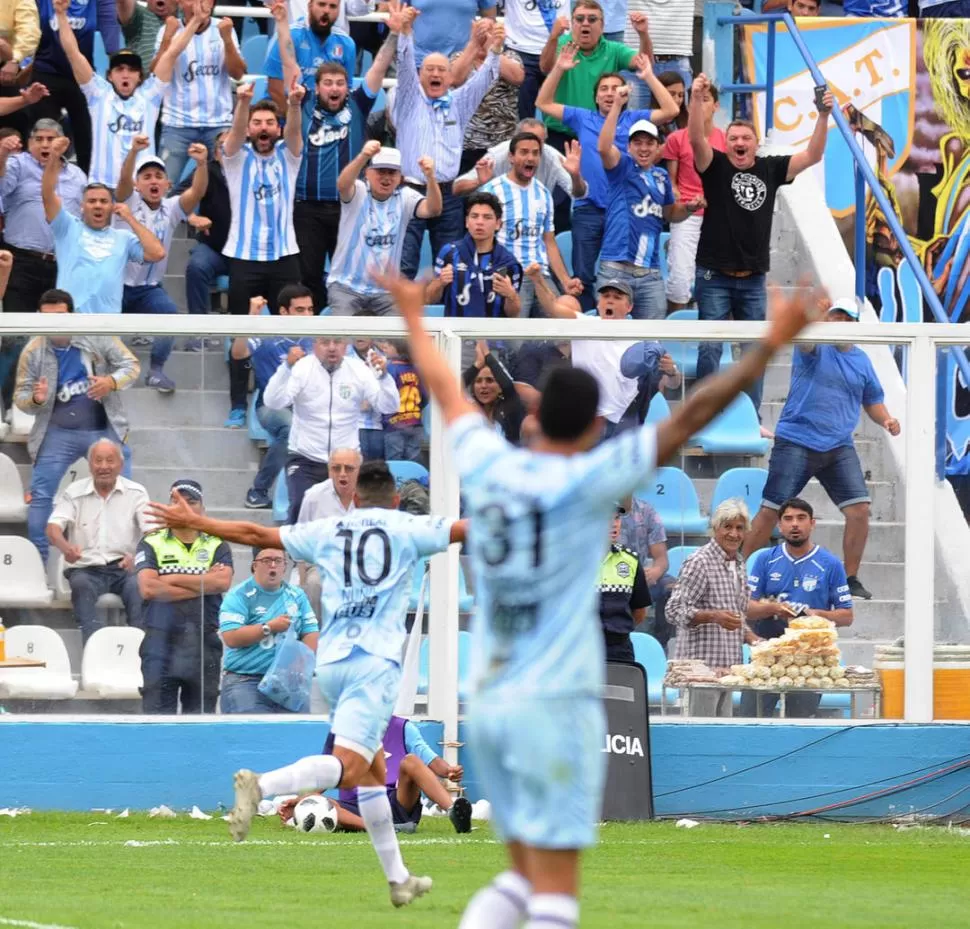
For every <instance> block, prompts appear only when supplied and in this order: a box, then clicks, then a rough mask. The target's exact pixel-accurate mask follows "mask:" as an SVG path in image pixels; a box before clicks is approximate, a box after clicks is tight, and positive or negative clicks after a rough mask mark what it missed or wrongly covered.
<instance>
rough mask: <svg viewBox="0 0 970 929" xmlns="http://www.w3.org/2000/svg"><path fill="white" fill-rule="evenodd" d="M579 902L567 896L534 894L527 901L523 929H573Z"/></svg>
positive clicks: (576, 919) (576, 922)
mask: <svg viewBox="0 0 970 929" xmlns="http://www.w3.org/2000/svg"><path fill="white" fill-rule="evenodd" d="M578 923H579V901H578V900H577V899H576V898H575V897H570V896H569V895H568V894H535V895H534V896H533V897H532V898H531V899H530V900H529V921H528V922H527V923H526V924H525V929H575V926H576V925H577V924H578Z"/></svg>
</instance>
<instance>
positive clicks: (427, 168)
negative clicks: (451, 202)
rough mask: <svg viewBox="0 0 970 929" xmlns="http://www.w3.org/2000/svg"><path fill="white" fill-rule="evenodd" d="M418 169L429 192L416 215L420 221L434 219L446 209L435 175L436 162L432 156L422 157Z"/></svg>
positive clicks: (415, 212) (419, 205)
mask: <svg viewBox="0 0 970 929" xmlns="http://www.w3.org/2000/svg"><path fill="white" fill-rule="evenodd" d="M418 167H419V168H420V169H421V173H422V174H423V175H424V180H425V183H426V184H427V185H428V192H427V193H426V194H425V197H424V200H422V201H421V202H420V203H419V204H418V208H417V209H416V210H415V211H414V215H415V216H417V217H418V219H434V217H435V216H440V215H441V211H442V209H443V208H444V200H443V199H442V196H441V188H440V187H439V186H438V179H437V178H436V177H435V174H434V161H433V159H432V158H431V157H430V156H428V155H422V156H421V157H420V158H419V159H418Z"/></svg>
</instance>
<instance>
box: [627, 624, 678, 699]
mask: <svg viewBox="0 0 970 929" xmlns="http://www.w3.org/2000/svg"><path fill="white" fill-rule="evenodd" d="M630 641H631V642H632V643H633V657H634V660H635V661H636V663H637V664H638V665H640V667H641V668H643V670H644V671H645V672H646V674H647V702H648V703H649V704H650V705H651V706H660V702H661V693H662V690H663V680H664V677H665V676H666V674H667V656H666V655H665V654H664V649H663V646H662V645H661V644H660V643H659V642H658V641H657V640H656V639H655V638H654V637H653V636H652V635H648V634H647V633H646V632H631V633H630ZM677 696H678V692H677V691H676V690H674V689H672V688H670V687H668V688H667V700H668V701H670V702H673V701H675V700H676V699H677Z"/></svg>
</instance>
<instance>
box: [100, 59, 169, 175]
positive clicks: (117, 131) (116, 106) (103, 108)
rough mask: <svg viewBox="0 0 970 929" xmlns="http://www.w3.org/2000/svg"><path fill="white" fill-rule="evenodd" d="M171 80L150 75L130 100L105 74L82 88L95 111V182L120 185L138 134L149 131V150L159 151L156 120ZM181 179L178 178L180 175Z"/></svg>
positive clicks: (146, 133)
mask: <svg viewBox="0 0 970 929" xmlns="http://www.w3.org/2000/svg"><path fill="white" fill-rule="evenodd" d="M167 89H168V83H167V82H162V81H160V80H158V78H157V77H155V75H150V76H149V77H148V78H147V79H146V80H145V81H144V83H142V84H140V85H139V86H138V87H136V88H135V92H134V93H133V94H132V95H131V96H130V97H128V99H127V100H126V99H125V98H124V97H122V96H121V95H120V94H119V93H118V92H117V91H116V90H115V89H114V87H112V86H111V85H110V84H109V83H108V82H107V81H106V80H105V79H104V78H103V77H100V76H99V75H97V74H95V75H94V76H93V77H92V78H91V80H90V81H88V82H87V84H83V85H82V86H81V92H82V93H83V94H84V98H85V99H86V100H87V101H88V110H90V112H91V133H92V135H93V139H92V145H91V170H90V171H89V172H88V179H89V180H90V182H91V183H92V184H94V183H98V184H107V185H108V186H109V187H117V186H118V177H119V175H120V174H121V165H122V162H124V160H125V155H127V154H128V150H129V149H130V148H131V142H132V139H134V138H135V136H136V135H147V136H148V142H149V147H148V151H149V152H154V151H155V123H156V122H157V121H158V111H159V110H160V109H161V106H162V98H163V97H164V95H165V91H166V90H167ZM176 180H177V178H176Z"/></svg>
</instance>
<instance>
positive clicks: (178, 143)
mask: <svg viewBox="0 0 970 929" xmlns="http://www.w3.org/2000/svg"><path fill="white" fill-rule="evenodd" d="M228 128H229V127H228V126H189V127H187V128H185V129H177V128H176V127H174V126H162V139H161V146H160V148H159V153H160V154H161V156H162V161H164V162H165V172H166V174H168V179H169V180H170V181H171V182H172V186H173V187H177V186H178V183H179V181H181V180H182V172H183V171H184V170H185V166H186V164H188V161H189V156H188V148H189V146H190V145H191V144H192V143H193V142H204V143H205V146H206V148H208V149H209V157H210V158H211V157H212V156H213V154H214V153H215V150H216V137H217V136H218V135H219V133H220V132H223V131H225V130H226V129H228Z"/></svg>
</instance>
